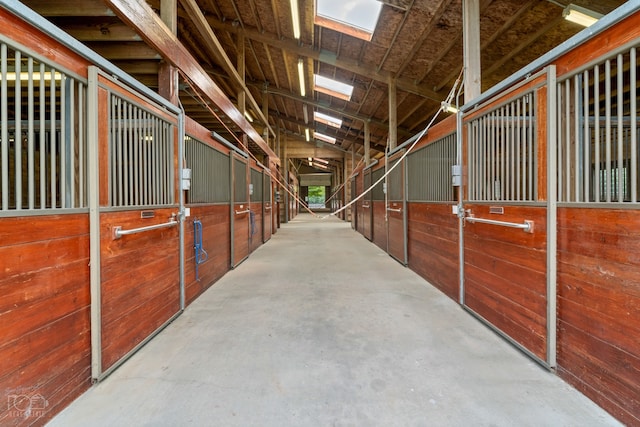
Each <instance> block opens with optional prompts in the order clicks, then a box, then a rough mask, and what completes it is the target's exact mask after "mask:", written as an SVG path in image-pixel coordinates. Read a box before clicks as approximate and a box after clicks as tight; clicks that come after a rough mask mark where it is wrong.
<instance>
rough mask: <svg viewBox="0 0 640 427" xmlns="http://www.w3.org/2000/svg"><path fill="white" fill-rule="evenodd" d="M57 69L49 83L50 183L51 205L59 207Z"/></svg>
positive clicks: (52, 71)
mask: <svg viewBox="0 0 640 427" xmlns="http://www.w3.org/2000/svg"><path fill="white" fill-rule="evenodd" d="M55 75H56V70H55V69H54V68H51V82H50V84H49V86H50V88H49V111H50V115H49V121H50V122H51V123H50V125H51V136H50V138H51V143H50V147H51V182H50V183H49V185H50V187H51V207H52V208H54V209H55V208H57V207H58V193H57V191H58V187H57V182H58V159H57V157H56V156H57V153H58V147H57V139H58V129H57V126H56V98H57V96H56V79H55Z"/></svg>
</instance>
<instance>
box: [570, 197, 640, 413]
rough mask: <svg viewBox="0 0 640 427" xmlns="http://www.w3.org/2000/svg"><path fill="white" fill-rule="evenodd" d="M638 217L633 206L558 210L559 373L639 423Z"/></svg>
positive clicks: (610, 409)
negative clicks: (613, 208) (628, 208)
mask: <svg viewBox="0 0 640 427" xmlns="http://www.w3.org/2000/svg"><path fill="white" fill-rule="evenodd" d="M638 229H640V220H639V219H638V212H637V211H636V210H609V209H577V208H560V209H559V210H558V374H559V375H560V376H561V377H562V378H563V379H564V380H566V381H567V382H569V383H570V384H572V385H573V386H574V387H576V388H577V389H578V390H580V391H581V392H582V393H584V394H586V395H587V396H588V397H589V398H591V399H592V400H594V401H595V402H596V403H598V404H599V405H600V406H602V407H603V408H605V409H606V410H607V411H609V412H610V413H611V414H613V415H614V416H615V417H616V418H618V419H619V420H621V421H622V422H623V423H625V424H628V425H640V400H638V396H640V339H638V337H640V282H639V280H638V278H639V277H640V235H638V232H637V231H638Z"/></svg>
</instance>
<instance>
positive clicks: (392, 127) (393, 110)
mask: <svg viewBox="0 0 640 427" xmlns="http://www.w3.org/2000/svg"><path fill="white" fill-rule="evenodd" d="M396 86H397V80H396V77H395V76H393V75H390V76H389V149H390V150H393V149H394V148H396V145H397V144H398V109H397V106H398V103H397V100H396V92H397V90H396ZM365 154H366V153H365ZM367 161H368V157H367Z"/></svg>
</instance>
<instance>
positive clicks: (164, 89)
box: [158, 0, 179, 105]
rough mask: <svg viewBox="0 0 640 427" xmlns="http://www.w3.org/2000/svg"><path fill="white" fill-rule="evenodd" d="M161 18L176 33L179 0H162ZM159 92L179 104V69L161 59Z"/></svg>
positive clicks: (173, 102)
mask: <svg viewBox="0 0 640 427" xmlns="http://www.w3.org/2000/svg"><path fill="white" fill-rule="evenodd" d="M160 18H161V19H162V22H164V24H165V25H166V26H167V28H169V30H170V31H171V32H172V33H173V34H176V32H177V28H178V2H177V0H161V2H160ZM158 93H159V94H160V96H162V97H163V98H165V99H168V100H169V101H170V102H171V103H172V104H174V105H178V103H179V101H178V71H177V69H176V68H175V67H173V66H172V65H171V64H170V63H168V62H166V61H161V62H160V67H159V69H158Z"/></svg>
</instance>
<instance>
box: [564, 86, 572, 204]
mask: <svg viewBox="0 0 640 427" xmlns="http://www.w3.org/2000/svg"><path fill="white" fill-rule="evenodd" d="M564 113H565V120H564V131H565V136H564V147H565V148H564V160H565V164H564V170H563V175H564V178H565V189H564V192H565V198H566V201H567V202H570V201H571V80H570V79H567V80H566V81H565V105H564Z"/></svg>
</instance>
